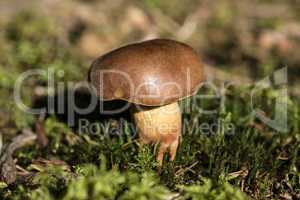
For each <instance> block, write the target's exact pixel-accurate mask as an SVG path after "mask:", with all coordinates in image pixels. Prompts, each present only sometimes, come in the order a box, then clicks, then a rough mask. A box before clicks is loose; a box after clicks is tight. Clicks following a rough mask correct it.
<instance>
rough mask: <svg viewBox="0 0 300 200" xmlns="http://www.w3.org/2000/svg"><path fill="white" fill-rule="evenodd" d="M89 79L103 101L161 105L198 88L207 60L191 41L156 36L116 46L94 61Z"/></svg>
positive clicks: (192, 92) (189, 93) (188, 94)
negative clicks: (199, 55)
mask: <svg viewBox="0 0 300 200" xmlns="http://www.w3.org/2000/svg"><path fill="white" fill-rule="evenodd" d="M88 76H89V77H88V79H89V81H90V82H91V83H92V85H93V86H94V88H95V89H96V93H97V95H98V96H99V97H100V99H101V100H103V101H108V100H116V99H121V100H125V101H128V102H131V103H135V104H140V105H144V106H161V105H166V104H170V103H173V102H176V101H178V100H179V99H182V98H185V97H187V96H191V95H193V94H194V93H195V92H197V90H198V88H199V87H200V84H201V82H202V81H203V79H204V72H203V64H202V62H201V61H200V58H199V57H198V55H197V53H196V52H195V51H194V50H193V49H192V48H191V47H190V46H188V45H186V44H184V43H181V42H177V41H173V40H168V39H154V40H148V41H144V42H140V43H134V44H129V45H127V46H124V47H121V48H118V49H116V50H113V51H111V52H109V53H107V54H105V55H103V56H101V57H99V58H97V59H96V60H95V61H94V62H93V63H92V65H91V68H90V71H89V75H88Z"/></svg>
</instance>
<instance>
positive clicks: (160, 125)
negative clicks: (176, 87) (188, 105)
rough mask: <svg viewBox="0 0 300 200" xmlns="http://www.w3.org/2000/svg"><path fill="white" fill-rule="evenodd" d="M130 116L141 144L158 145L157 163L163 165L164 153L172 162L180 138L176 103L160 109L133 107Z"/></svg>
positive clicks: (179, 114)
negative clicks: (167, 154)
mask: <svg viewBox="0 0 300 200" xmlns="http://www.w3.org/2000/svg"><path fill="white" fill-rule="evenodd" d="M132 115H133V118H134V121H135V124H136V127H137V130H138V131H139V137H140V141H141V143H142V144H159V151H158V154H157V161H158V162H159V164H160V165H162V163H163V157H164V153H165V152H168V153H169V156H170V157H169V159H170V160H174V158H175V156H176V151H177V147H178V144H179V140H180V136H181V113H180V108H179V106H178V103H177V102H176V103H172V104H168V105H165V106H160V107H147V106H139V105H135V106H133V108H132Z"/></svg>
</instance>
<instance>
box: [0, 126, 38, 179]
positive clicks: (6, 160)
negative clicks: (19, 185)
mask: <svg viewBox="0 0 300 200" xmlns="http://www.w3.org/2000/svg"><path fill="white" fill-rule="evenodd" d="M35 140H36V135H35V134H33V133H32V131H31V130H29V129H24V130H23V131H22V134H21V135H18V136H16V137H15V138H14V139H13V140H12V142H11V143H10V144H9V145H8V146H7V148H5V150H4V151H3V153H2V155H1V158H0V170H1V171H0V179H1V180H2V181H4V182H5V183H7V184H11V183H14V182H15V181H16V178H17V168H16V164H15V162H14V160H13V154H14V152H15V151H16V150H18V149H20V148H22V147H24V146H26V145H28V144H31V143H32V142H33V141H35Z"/></svg>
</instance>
